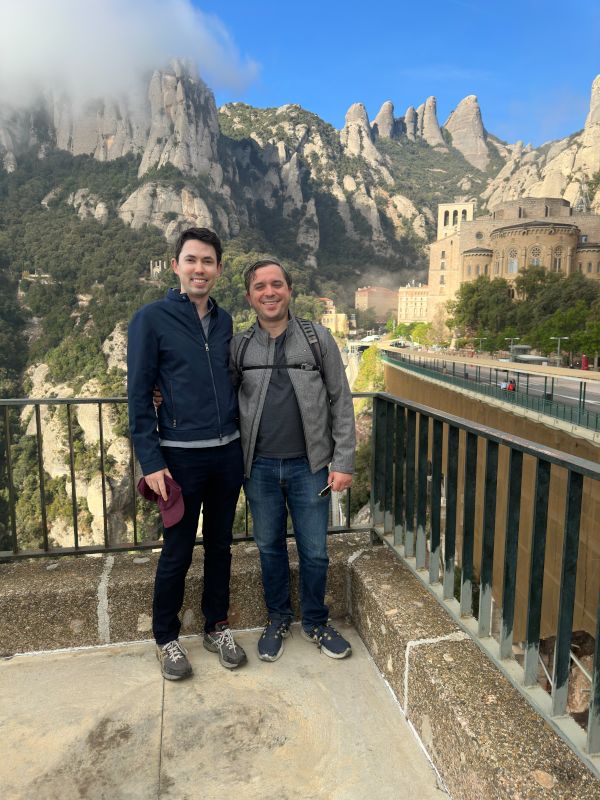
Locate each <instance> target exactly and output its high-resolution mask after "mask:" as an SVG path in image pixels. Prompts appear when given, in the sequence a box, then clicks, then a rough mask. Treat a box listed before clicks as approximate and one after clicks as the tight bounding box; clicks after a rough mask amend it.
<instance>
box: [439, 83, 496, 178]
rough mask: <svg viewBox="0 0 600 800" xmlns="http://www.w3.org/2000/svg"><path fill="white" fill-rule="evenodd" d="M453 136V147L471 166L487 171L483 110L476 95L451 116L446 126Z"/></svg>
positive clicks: (464, 102) (487, 154)
mask: <svg viewBox="0 0 600 800" xmlns="http://www.w3.org/2000/svg"><path fill="white" fill-rule="evenodd" d="M444 128H446V130H447V131H449V133H450V134H451V135H452V145H453V146H454V147H456V149H457V150H459V151H460V152H461V153H462V154H463V156H464V157H465V158H466V159H467V161H468V162H469V163H470V164H473V166H474V167H477V169H480V170H482V171H483V170H485V169H486V167H487V165H488V162H489V158H490V157H489V153H488V147H487V143H486V136H485V130H484V128H483V121H482V119H481V109H480V108H479V103H478V102H477V97H476V96H475V95H474V94H471V95H469V96H468V97H465V98H464V100H461V101H460V103H459V104H458V105H457V106H456V108H455V109H454V111H453V112H452V113H451V114H450V116H449V117H448V119H447V120H446V123H445V125H444Z"/></svg>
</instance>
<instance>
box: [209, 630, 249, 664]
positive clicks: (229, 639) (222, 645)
mask: <svg viewBox="0 0 600 800" xmlns="http://www.w3.org/2000/svg"><path fill="white" fill-rule="evenodd" d="M204 647H206V649H207V650H210V652H211V653H218V654H219V661H220V662H221V664H222V665H223V666H224V667H225V668H226V669H235V668H236V667H240V666H241V665H242V664H245V663H246V661H247V660H248V659H247V658H246V653H245V652H244V649H243V647H241V645H239V644H236V643H235V641H234V640H233V634H232V632H231V628H230V627H229V625H226V624H224V623H219V624H217V625H216V627H215V630H214V631H211V632H210V633H205V634H204Z"/></svg>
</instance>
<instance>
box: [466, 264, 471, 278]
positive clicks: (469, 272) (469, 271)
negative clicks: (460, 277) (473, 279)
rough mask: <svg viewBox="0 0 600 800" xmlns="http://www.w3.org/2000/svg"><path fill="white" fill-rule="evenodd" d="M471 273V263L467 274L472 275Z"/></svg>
mask: <svg viewBox="0 0 600 800" xmlns="http://www.w3.org/2000/svg"><path fill="white" fill-rule="evenodd" d="M470 274H471V265H470V264H469V266H468V267H467V275H470Z"/></svg>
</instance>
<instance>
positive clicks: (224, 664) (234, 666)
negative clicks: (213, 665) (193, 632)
mask: <svg viewBox="0 0 600 800" xmlns="http://www.w3.org/2000/svg"><path fill="white" fill-rule="evenodd" d="M202 644H203V645H204V649H205V650H208V652H209V653H217V655H218V656H219V663H220V664H221V666H222V667H225V669H237V668H238V667H241V666H242V665H243V664H245V663H246V661H248V656H246V654H244V657H243V658H242V660H241V661H238V663H237V664H230V663H229V662H227V661H224V660H223V658H222V656H221V651H220V650H219V648H218V647H216V646H215V645H212V644H210V643H207V642H205V641H204V640H203V641H202Z"/></svg>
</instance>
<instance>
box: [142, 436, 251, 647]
mask: <svg viewBox="0 0 600 800" xmlns="http://www.w3.org/2000/svg"><path fill="white" fill-rule="evenodd" d="M162 453H163V455H164V458H165V461H166V462H167V466H168V468H169V470H170V472H171V475H172V476H173V479H174V480H176V481H177V483H178V484H179V485H180V486H181V488H182V490H183V501H184V504H185V513H184V515H183V517H182V519H181V521H180V522H178V523H177V525H173V526H172V527H171V528H165V529H164V543H163V548H162V551H161V554H160V558H159V560H158V567H157V569H156V579H155V581H154V603H153V620H152V630H153V633H154V638H155V639H156V642H157V644H161V645H162V644H166V643H167V642H170V641H171V640H172V639H176V638H177V637H178V636H179V631H180V628H181V622H180V621H179V616H178V615H179V612H180V611H181V606H182V605H183V594H184V590H185V576H186V575H187V571H188V569H189V566H190V564H191V562H192V553H193V551H194V542H195V540H196V532H197V529H198V519H199V517H200V507H201V506H202V507H203V524H202V537H203V539H204V591H203V592H202V613H203V614H204V618H205V625H204V629H205V631H211V630H214V627H215V623H217V622H221V621H222V620H226V619H227V613H228V610H229V576H230V572H231V541H232V528H233V519H234V516H235V507H236V503H237V500H238V497H239V494H240V487H241V485H242V479H243V459H242V448H241V445H240V441H239V439H237V440H236V441H234V442H230V443H229V444H226V445H223V446H222V447H205V448H204V447H202V448H189V449H188V448H183V447H178V448H176V447H163V449H162Z"/></svg>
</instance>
